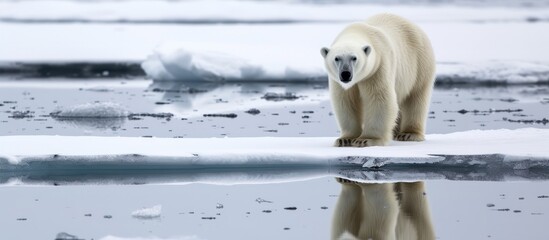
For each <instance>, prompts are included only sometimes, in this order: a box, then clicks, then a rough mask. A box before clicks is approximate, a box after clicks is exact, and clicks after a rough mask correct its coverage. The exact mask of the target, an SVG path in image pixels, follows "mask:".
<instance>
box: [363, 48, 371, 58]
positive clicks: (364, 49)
mask: <svg viewBox="0 0 549 240" xmlns="http://www.w3.org/2000/svg"><path fill="white" fill-rule="evenodd" d="M362 51H364V53H366V56H368V55H370V52H372V48H371V47H370V46H364V47H363V48H362Z"/></svg>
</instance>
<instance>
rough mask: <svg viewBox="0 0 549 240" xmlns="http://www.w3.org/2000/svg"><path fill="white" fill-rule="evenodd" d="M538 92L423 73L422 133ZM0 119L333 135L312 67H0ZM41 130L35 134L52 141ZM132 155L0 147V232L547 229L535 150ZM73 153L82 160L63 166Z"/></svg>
mask: <svg viewBox="0 0 549 240" xmlns="http://www.w3.org/2000/svg"><path fill="white" fill-rule="evenodd" d="M548 93H549V87H548V86H546V85H523V86H499V87H478V86H477V87H471V86H453V87H449V86H447V87H437V88H435V91H434V92H433V98H432V101H431V110H430V113H429V118H428V120H427V121H428V122H427V133H428V134H439V133H451V132H458V131H466V130H472V129H483V130H489V129H500V128H506V129H519V128H525V127H533V128H541V129H546V128H549V125H548V120H547V118H548V117H549V116H548V115H547V114H548V113H549V111H548V110H549V105H548V104H549V99H548V98H547V96H548ZM71 116H72V117H71ZM74 116H78V117H74ZM0 122H1V127H0V136H11V135H45V136H52V135H63V136H123V137H135V138H133V139H144V138H146V139H149V138H210V137H223V138H224V137H229V138H231V137H334V139H335V137H336V136H337V135H338V134H339V133H338V130H337V126H336V123H335V120H334V116H333V113H332V111H331V106H330V102H329V96H328V89H327V86H326V84H322V83H306V84H304V83H300V84H289V83H246V84H241V83H224V84H214V83H188V84H177V83H173V82H153V81H149V80H139V79H138V80H127V79H109V80H85V81H83V80H66V79H48V80H43V79H42V80H17V81H14V80H8V79H3V80H2V81H0ZM142 137H143V138H142ZM92 140H93V139H92ZM153 140H154V139H153ZM47 144H48V143H44V147H43V149H45V150H48V149H51V147H50V148H49V147H48V146H47ZM211 147H212V148H215V147H216V146H211ZM114 148H116V147H114ZM145 148H146V147H145ZM33 149H36V148H33ZM4 150H5V149H4ZM1 151H2V146H0V152H1ZM6 151H7V150H6ZM6 151H4V152H6ZM98 154H100V153H98ZM128 154H129V153H128ZM139 157H141V156H140V155H139V154H133V155H112V156H103V158H105V159H110V160H113V159H116V160H117V161H119V162H118V163H120V165H117V168H111V169H110V170H108V171H107V170H105V171H104V169H103V170H102V169H93V166H101V167H109V165H108V162H100V161H98V160H102V158H101V156H100V157H99V158H94V157H89V156H88V158H86V157H80V158H78V157H76V158H73V159H74V161H75V162H76V163H77V164H76V165H63V164H59V163H60V162H62V161H67V159H69V160H71V158H69V157H67V156H62V155H55V154H54V155H52V156H50V157H49V158H44V159H41V160H40V164H38V165H36V166H39V167H36V166H34V167H33V166H32V165H28V166H27V167H26V166H25V164H20V165H18V167H19V168H15V169H11V170H9V171H8V170H7V169H8V168H6V166H8V167H9V166H10V165H9V163H10V161H12V162H13V161H14V160H13V159H10V158H5V157H3V156H0V169H2V168H3V167H4V169H3V170H2V171H0V226H3V227H2V231H0V239H63V240H64V239H71V240H74V239H102V240H112V239H128V240H129V239H146V240H153V239H154V240H159V239H160V240H164V239H170V240H172V239H173V240H175V239H185V240H190V239H192V240H194V239H196V240H202V239H331V238H334V236H343V237H345V236H347V237H348V236H349V235H346V234H347V233H346V232H348V233H351V234H353V235H356V236H360V237H361V238H364V239H368V238H372V239H378V238H379V236H396V237H397V239H402V237H404V236H417V237H418V239H432V237H433V236H435V237H436V239H547V238H549V232H548V231H547V229H546V225H547V222H549V182H548V181H547V179H549V172H548V171H547V168H546V167H547V166H546V165H543V164H542V165H540V166H537V165H536V166H534V165H532V166H530V165H528V166H527V167H525V168H520V167H514V168H506V169H500V168H492V167H482V166H480V167H479V166H473V167H465V168H463V166H461V167H460V166H445V167H444V168H441V167H440V166H441V165H436V166H435V165H433V166H424V167H422V168H417V169H402V167H399V166H397V167H394V168H383V166H382V167H380V168H377V167H375V166H374V167H372V168H361V167H360V166H354V167H349V168H340V167H335V166H331V167H326V166H324V167H319V166H309V165H305V166H299V167H295V166H294V165H292V166H290V167H288V166H286V167H278V168H273V167H267V168H262V167H265V166H252V167H248V168H233V169H227V168H220V167H218V168H216V167H214V166H212V165H210V166H202V167H196V168H193V169H187V170H185V171H182V170H181V169H168V168H166V166H169V163H170V162H167V160H166V159H164V160H163V161H164V162H163V164H164V165H149V166H148V167H151V166H154V169H150V168H147V164H148V163H150V162H154V159H153V158H151V159H149V160H147V161H149V162H147V161H145V162H141V163H142V165H136V166H137V167H134V168H132V169H126V170H124V167H125V166H126V167H127V166H129V165H127V164H128V163H132V162H133V161H135V162H136V163H140V162H139V161H138V160H135V159H139ZM190 157H196V156H190ZM275 157H276V156H275ZM479 157H483V159H481V160H482V161H490V160H491V158H490V157H491V156H479ZM500 157H501V156H500ZM35 158H36V159H39V158H40V157H39V156H38V157H35ZM83 159H87V160H86V161H84V160H83ZM90 159H91V160H90ZM295 159H297V160H293V161H294V162H298V163H299V162H300V161H299V156H296V157H295ZM168 160H169V159H168ZM260 160H261V159H259V160H258V161H260ZM458 160H459V159H458ZM473 160H474V159H473ZM473 160H471V161H473ZM492 160H494V159H492ZM500 160H501V161H502V162H505V161H507V160H509V159H508V158H505V157H502V158H501V159H499V160H498V161H500ZM511 160H512V159H511ZM532 160H535V159H532ZM94 161H95V162H94ZM285 161H288V160H287V159H286V160H285ZM478 162H480V161H477V163H478ZM29 163H30V162H29ZM93 163H99V164H98V165H93ZM56 164H58V165H56ZM78 164H81V165H78ZM86 164H88V165H87V166H92V167H91V168H90V167H88V168H75V167H81V166H86ZM101 164H104V165H101ZM124 164H126V165H124ZM29 166H30V167H29ZM47 166H50V167H51V166H57V167H58V168H55V169H52V168H49V169H48V167H47ZM501 166H504V165H501ZM110 167H112V166H110ZM141 167H143V169H140V168H141ZM75 169H76V170H75ZM82 169H84V170H82ZM402 181H404V182H402ZM346 239H347V238H346ZM412 239H413V238H412Z"/></svg>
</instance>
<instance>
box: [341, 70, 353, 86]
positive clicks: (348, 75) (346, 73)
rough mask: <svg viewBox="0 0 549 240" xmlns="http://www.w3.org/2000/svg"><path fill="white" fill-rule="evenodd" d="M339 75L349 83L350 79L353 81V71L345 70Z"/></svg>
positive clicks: (343, 80)
mask: <svg viewBox="0 0 549 240" xmlns="http://www.w3.org/2000/svg"><path fill="white" fill-rule="evenodd" d="M339 77H340V78H341V81H342V82H344V83H348V82H349V81H351V72H349V71H343V72H341V74H340V76H339Z"/></svg>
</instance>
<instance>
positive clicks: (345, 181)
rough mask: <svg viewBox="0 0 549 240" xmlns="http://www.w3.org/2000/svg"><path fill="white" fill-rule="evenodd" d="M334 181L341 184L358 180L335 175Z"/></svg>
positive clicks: (353, 182)
mask: <svg viewBox="0 0 549 240" xmlns="http://www.w3.org/2000/svg"><path fill="white" fill-rule="evenodd" d="M335 179H336V182H338V183H341V184H356V183H358V182H355V181H352V180H349V179H345V178H340V177H336V178H335Z"/></svg>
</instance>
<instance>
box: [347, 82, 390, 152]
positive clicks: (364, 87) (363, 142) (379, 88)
mask: <svg viewBox="0 0 549 240" xmlns="http://www.w3.org/2000/svg"><path fill="white" fill-rule="evenodd" d="M378 80H381V79H370V80H368V81H378ZM372 85H374V86H372ZM359 91H360V97H361V101H362V105H363V109H362V133H361V135H360V137H358V138H357V139H355V140H353V143H352V145H353V146H354V147H368V146H384V145H387V143H388V142H389V141H390V140H391V139H392V135H393V134H392V131H393V128H394V126H395V122H396V119H397V117H398V104H397V98H396V93H395V90H394V88H391V87H390V84H384V83H379V82H378V83H377V85H376V84H372V83H364V84H359Z"/></svg>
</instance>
